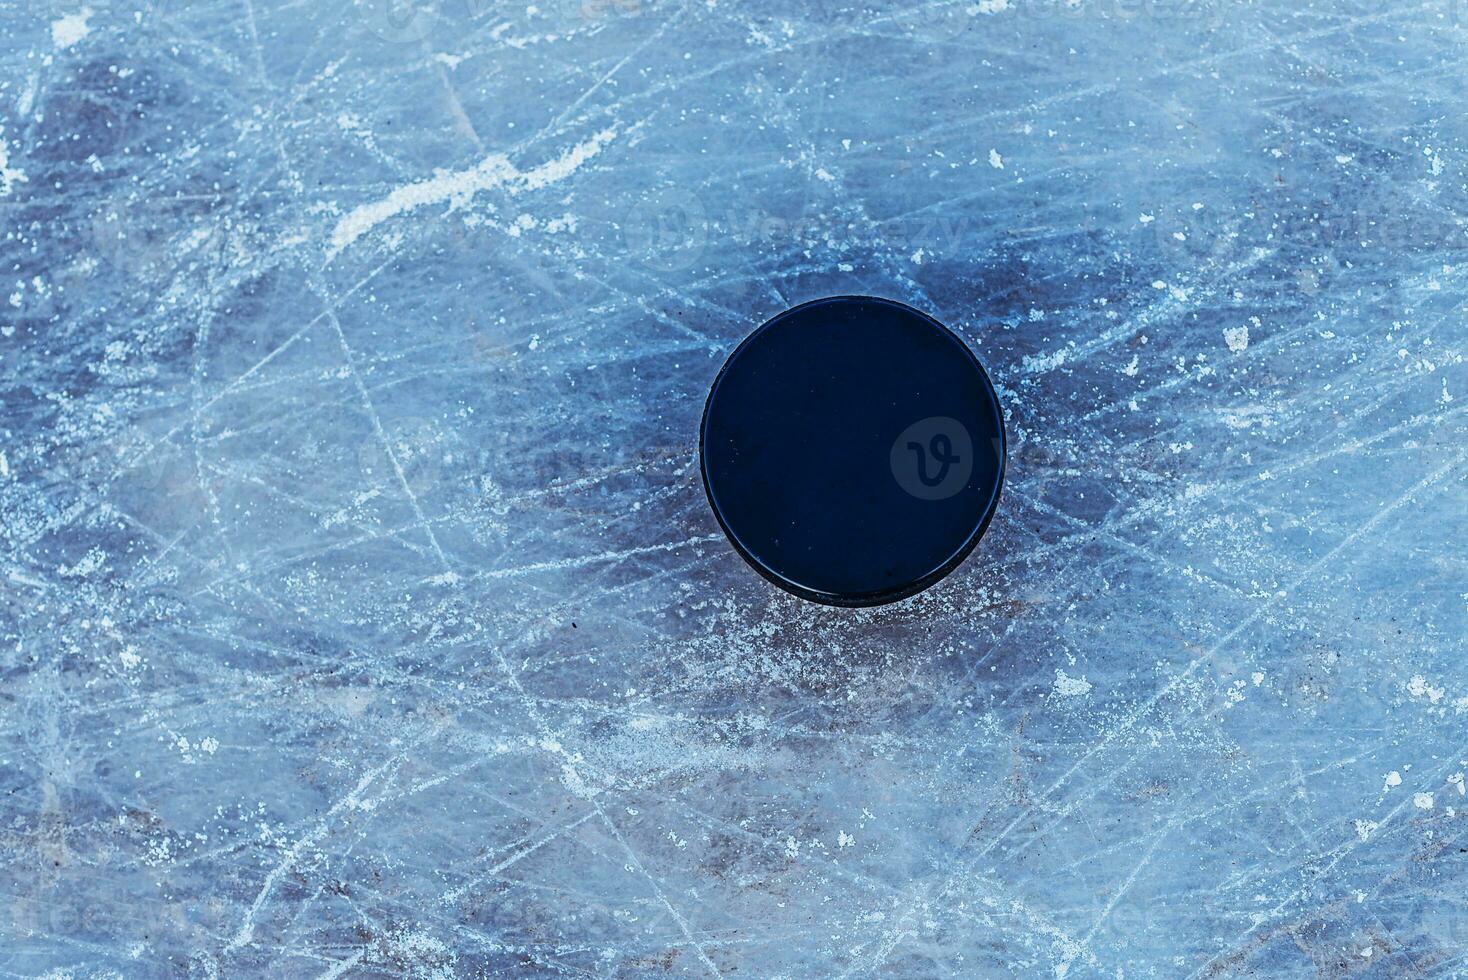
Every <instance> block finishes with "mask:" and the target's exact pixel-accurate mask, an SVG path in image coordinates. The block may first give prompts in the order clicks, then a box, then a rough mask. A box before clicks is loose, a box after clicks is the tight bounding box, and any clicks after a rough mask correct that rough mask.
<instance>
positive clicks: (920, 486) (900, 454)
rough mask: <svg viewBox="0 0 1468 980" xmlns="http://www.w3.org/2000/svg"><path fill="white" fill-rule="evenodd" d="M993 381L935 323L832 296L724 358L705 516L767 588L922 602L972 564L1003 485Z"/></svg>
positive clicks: (711, 415) (708, 414)
mask: <svg viewBox="0 0 1468 980" xmlns="http://www.w3.org/2000/svg"><path fill="white" fill-rule="evenodd" d="M1004 448H1005V446H1004V416H1003V412H1002V411H1001V410H1000V407H999V399H998V397H997V396H996V395H995V393H994V386H993V385H992V384H991V383H990V382H989V377H988V375H986V374H985V373H984V369H983V366H982V365H980V364H979V362H978V359H977V358H975V357H974V355H973V353H972V352H971V351H970V350H969V349H968V346H967V345H966V344H965V343H964V342H963V341H962V340H961V339H959V337H958V336H957V335H956V334H954V333H953V332H952V331H950V330H949V329H948V328H947V327H945V326H943V325H942V324H941V323H939V322H938V321H937V320H934V319H933V318H932V317H930V316H928V315H926V314H924V313H920V312H918V311H917V310H915V309H913V308H912V307H910V306H905V305H904V304H902V303H897V302H893V301H892V300H886V299H876V298H873V297H869V296H833V297H829V298H827V299H819V300H815V301H814V302H810V303H805V304H803V305H801V306H797V307H794V308H793V309H790V310H786V311H785V312H784V313H781V314H780V315H779V316H776V317H775V318H774V319H772V320H770V321H768V322H767V323H765V324H764V325H763V326H761V327H760V328H759V329H758V330H756V331H755V332H754V333H752V334H750V335H749V336H748V337H747V338H745V340H744V342H743V343H741V344H740V345H739V346H738V347H737V348H735V350H734V353H733V354H731V355H729V360H728V361H727V362H725V364H724V367H723V369H722V370H721V371H720V372H719V375H718V377H717V378H716V379H715V380H714V385H713V389H712V390H711V391H710V392H709V397H708V403H707V405H705V406H704V413H703V426H702V430H701V432H700V436H699V454H700V457H701V461H702V470H703V485H704V489H705V491H706V492H707V493H708V498H709V504H710V505H711V506H712V507H713V510H714V515H715V516H716V517H717V518H718V520H719V524H720V526H722V527H723V529H724V533H725V534H727V535H728V536H729V540H730V541H731V542H733V544H734V547H735V549H737V550H738V552H739V553H740V554H741V555H743V556H744V558H745V560H746V561H748V562H749V563H750V564H751V565H753V566H754V568H755V570H756V571H758V572H759V573H760V574H761V575H763V576H764V577H765V578H767V579H769V580H770V581H771V582H773V583H775V584H776V585H778V586H779V587H780V588H782V589H785V590H787V591H789V592H792V593H794V594H795V595H798V596H800V597H801V598H804V599H810V600H812V601H814V602H821V603H825V604H827V605H833V606H875V605H880V604H882V603H885V602H895V601H897V600H898V599H903V598H906V597H908V596H910V595H914V594H916V593H918V592H921V591H922V590H923V589H926V588H927V587H928V586H930V585H932V584H933V583H934V582H937V581H938V580H939V579H941V578H943V576H945V575H947V574H948V573H949V572H951V571H953V569H955V568H957V567H958V565H959V563H961V562H962V561H963V560H964V558H966V557H968V554H969V552H970V551H972V550H973V548H974V545H976V544H978V541H979V538H980V537H981V536H983V533H984V529H985V528H986V527H988V525H989V519H990V518H991V517H993V515H994V508H995V507H996V506H997V505H998V503H999V489H1000V486H1001V484H1002V483H1003V481H1004Z"/></svg>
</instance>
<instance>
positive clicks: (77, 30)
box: [51, 7, 92, 50]
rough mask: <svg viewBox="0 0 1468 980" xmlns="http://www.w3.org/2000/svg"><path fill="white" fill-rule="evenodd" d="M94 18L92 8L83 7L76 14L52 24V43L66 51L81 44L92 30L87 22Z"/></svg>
mask: <svg viewBox="0 0 1468 980" xmlns="http://www.w3.org/2000/svg"><path fill="white" fill-rule="evenodd" d="M91 16H92V8H91V7H83V8H82V9H81V10H79V11H77V12H76V13H74V14H67V15H66V16H65V17H61V18H58V19H57V20H54V21H52V22H51V42H52V43H53V44H55V45H56V47H57V48H58V49H61V50H65V49H66V48H69V47H71V46H72V45H74V44H77V43H78V42H80V41H81V40H82V39H83V38H85V37H86V36H87V35H88V34H90V33H91V32H92V29H91V28H90V27H88V26H87V21H88V20H89V19H90V18H91Z"/></svg>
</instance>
